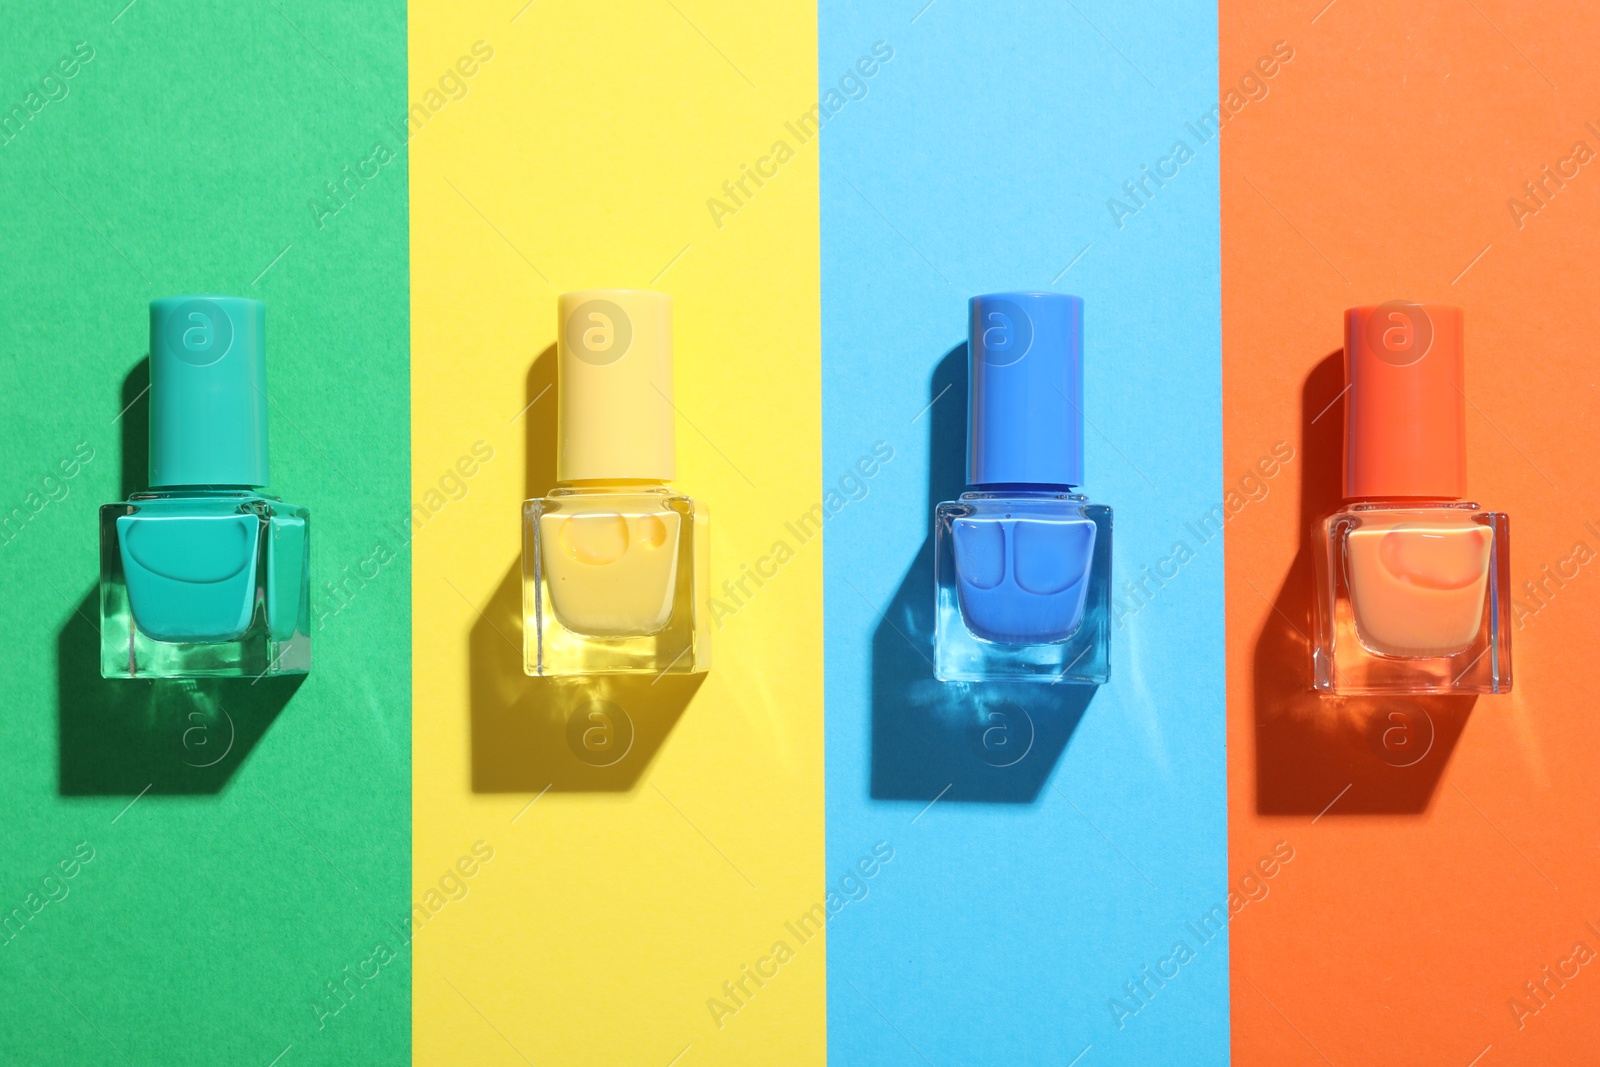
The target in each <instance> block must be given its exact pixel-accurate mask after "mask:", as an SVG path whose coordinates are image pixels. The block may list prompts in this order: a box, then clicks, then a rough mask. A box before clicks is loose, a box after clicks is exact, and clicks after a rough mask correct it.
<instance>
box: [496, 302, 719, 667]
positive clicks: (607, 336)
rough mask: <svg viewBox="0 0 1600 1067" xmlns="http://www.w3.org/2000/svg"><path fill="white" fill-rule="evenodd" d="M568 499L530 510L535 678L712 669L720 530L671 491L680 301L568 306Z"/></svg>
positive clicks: (526, 554)
mask: <svg viewBox="0 0 1600 1067" xmlns="http://www.w3.org/2000/svg"><path fill="white" fill-rule="evenodd" d="M557 329H558V333H557V338H556V360H557V375H558V388H559V394H558V400H557V405H558V412H557V416H558V420H559V427H558V435H559V444H558V452H557V457H556V478H557V482H558V484H557V486H556V488H555V489H554V490H552V491H551V492H550V494H549V495H548V496H545V497H540V498H536V499H533V500H529V501H527V502H526V503H524V504H523V506H522V610H523V617H524V619H523V669H524V670H526V671H527V673H529V674H531V675H585V674H657V675H659V674H698V673H700V672H702V671H705V670H707V669H708V668H709V667H710V665H711V639H710V627H709V622H710V619H709V616H708V614H707V608H706V604H707V601H708V590H709V584H708V566H707V565H708V554H707V552H708V550H707V516H706V508H705V505H704V504H700V503H696V502H695V501H694V500H691V499H690V498H689V497H687V496H684V495H683V494H681V493H679V492H677V491H675V490H673V489H671V488H669V487H668V484H667V483H669V482H670V481H671V480H672V478H673V474H674V466H675V462H674V461H675V456H674V448H675V446H674V441H673V416H674V408H673V406H672V298H671V297H669V296H667V295H666V294H664V293H652V292H647V291H644V290H637V289H591V290H586V291H583V292H576V293H565V294H563V295H562V296H561V297H560V298H559V300H558V302H557Z"/></svg>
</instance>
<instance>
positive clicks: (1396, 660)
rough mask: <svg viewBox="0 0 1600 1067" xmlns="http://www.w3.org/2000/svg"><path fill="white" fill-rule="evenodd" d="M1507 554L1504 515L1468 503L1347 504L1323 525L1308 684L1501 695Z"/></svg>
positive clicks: (1507, 672)
mask: <svg viewBox="0 0 1600 1067" xmlns="http://www.w3.org/2000/svg"><path fill="white" fill-rule="evenodd" d="M1509 547H1510V524H1509V522H1508V520H1507V518H1506V516H1505V515H1504V514H1502V513H1498V512H1488V511H1484V510H1483V509H1482V508H1480V507H1479V506H1478V505H1477V504H1475V503H1472V502H1469V501H1451V502H1448V503H1436V504H1428V503H1420V502H1414V503H1408V504H1392V503H1390V504H1383V503H1358V504H1352V505H1350V506H1349V507H1347V508H1346V509H1345V510H1344V511H1341V512H1337V513H1335V514H1333V515H1330V516H1328V517H1327V518H1326V519H1324V520H1322V522H1321V523H1320V524H1319V526H1318V528H1317V530H1316V537H1315V540H1314V549H1315V559H1316V590H1317V605H1316V616H1315V625H1314V635H1313V644H1312V655H1311V663H1312V686H1313V687H1314V688H1315V689H1317V690H1318V691H1319V692H1323V693H1328V694H1331V695H1335V696H1405V695H1412V696H1415V695H1427V694H1441V695H1448V694H1462V695H1465V694H1472V693H1506V692H1510V690H1511V626H1510V623H1511V598H1510V595H1509V589H1510V552H1509Z"/></svg>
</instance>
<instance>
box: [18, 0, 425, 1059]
mask: <svg viewBox="0 0 1600 1067" xmlns="http://www.w3.org/2000/svg"><path fill="white" fill-rule="evenodd" d="M123 3H124V0H104V2H98V3H74V4H51V5H29V6H27V7H25V8H20V9H17V10H9V11H8V12H7V15H6V25H7V32H6V34H5V35H4V39H3V40H0V119H4V118H5V117H6V116H7V115H9V114H10V113H11V112H12V110H13V108H17V107H21V108H23V114H28V113H29V112H28V107H27V105H28V99H27V98H28V94H29V93H30V91H33V92H39V97H37V98H35V101H34V102H35V104H37V103H38V101H39V100H40V99H43V98H44V93H43V92H42V91H41V90H40V85H41V79H43V78H44V77H45V76H46V75H47V74H49V73H51V72H52V70H54V69H55V67H56V63H57V61H58V60H59V59H61V58H63V57H67V56H70V55H71V53H72V50H73V47H74V45H76V44H77V43H78V42H86V43H87V45H88V46H90V47H92V48H93V49H94V56H93V58H92V59H91V60H90V61H89V62H87V63H84V64H82V66H81V68H80V69H79V70H78V71H77V73H76V74H75V75H74V76H73V77H71V78H70V79H69V80H66V81H65V89H66V95H65V96H64V97H62V98H60V99H57V100H53V101H51V102H49V103H47V104H45V105H44V106H43V107H42V109H41V110H39V111H38V113H37V114H33V115H32V117H31V118H30V119H28V120H27V121H26V123H25V124H22V123H21V122H20V120H18V119H13V120H12V127H11V130H10V131H7V132H4V133H0V142H3V143H0V217H3V222H0V227H3V230H4V234H5V242H4V243H5V248H6V256H5V257H4V258H3V259H0V294H3V298H0V576H3V579H0V588H3V595H4V597H5V608H4V610H3V611H0V681H3V684H4V689H3V692H4V695H5V700H4V703H3V706H0V920H3V919H4V918H5V917H6V916H7V915H9V914H10V913H11V912H12V911H13V909H21V913H22V914H24V915H26V916H28V918H27V920H26V922H24V923H18V922H17V921H16V920H13V928H12V929H11V930H6V929H4V928H3V927H0V1063H4V1064H27V1065H34V1064H43V1065H68V1064H93V1065H104V1064H121V1063H128V1064H137V1065H141V1067H143V1065H146V1064H149V1065H156V1064H160V1065H176V1064H219V1063H238V1064H260V1065H266V1064H269V1063H274V1062H276V1063H279V1064H280V1065H281V1067H300V1065H303V1064H313V1063H326V1064H387V1063H404V1062H408V1061H409V1058H410V1044H411V1035H410V988H411V974H410V971H411V957H410V952H409V950H408V948H407V946H406V942H405V935H404V932H403V931H404V925H403V924H404V922H405V920H406V917H407V914H408V912H409V907H410V904H409V897H410V870H411V861H410V825H411V806H410V803H411V781H410V775H411V770H410V766H411V756H410V744H411V727H410V683H411V671H410V645H411V625H410V578H409V570H410V558H409V553H408V552H407V551H406V550H405V543H406V533H405V531H406V522H407V519H406V516H407V510H408V507H409V495H410V493H409V482H410V475H409V464H410V454H409V419H410V404H409V356H408V329H409V326H408V321H409V320H408V293H407V259H406V256H407V251H406V247H407V244H406V242H407V218H406V210H407V189H406V183H407V178H406V169H405V168H406V164H405V160H404V158H403V157H402V158H396V159H394V160H393V161H391V162H388V163H387V164H386V165H384V166H382V167H381V168H380V169H379V170H378V173H377V174H376V176H374V177H372V178H371V179H370V180H368V181H365V183H364V184H358V182H357V180H356V179H351V180H350V182H349V184H348V186H347V188H348V189H349V190H350V191H349V193H348V194H347V195H346V197H345V203H344V206H342V207H339V209H338V210H337V211H336V212H333V213H331V214H330V213H329V211H330V209H331V208H332V207H334V206H337V202H335V201H333V200H332V199H331V197H329V195H328V190H327V189H326V188H325V186H324V183H325V182H335V181H341V180H343V179H345V177H346V175H347V174H348V173H350V172H353V171H356V170H357V169H358V165H359V164H361V162H362V161H364V160H367V159H368V158H370V157H371V156H372V154H373V147H374V145H375V144H377V143H378V142H383V143H384V144H385V145H387V146H390V147H395V146H397V145H398V144H399V143H400V138H399V137H397V135H396V133H395V132H394V129H393V125H392V124H393V123H397V122H400V121H403V119H402V117H403V115H404V113H405V107H406V103H405V93H406V82H405V77H406V36H405V35H406V18H405V16H406V12H405V6H404V4H403V3H402V2H400V0H383V2H376V3H374V2H367V3H361V4H338V5H329V4H325V3H324V4H318V3H312V2H310V0H259V2H250V3H244V4H239V5H226V6H223V5H215V4H173V3H171V2H168V0H135V3H133V4H132V5H130V6H128V7H126V8H124V7H123ZM50 88H51V91H52V92H54V93H55V94H56V95H58V96H59V95H60V91H61V90H60V88H59V87H56V86H51V87H50ZM19 125H20V130H21V132H17V130H18V128H19ZM347 167H348V168H349V169H348V171H347V170H346V169H345V168H347ZM369 169H370V168H369ZM314 197H320V198H321V199H322V200H323V208H322V210H321V211H320V212H318V211H314V210H313V208H312V205H311V201H312V199H313V198H314ZM319 216H320V224H319ZM206 291H209V292H215V293H227V294H236V295H241V296H252V297H256V298H258V299H261V300H264V301H266V304H267V338H268V370H267V374H268V388H269V395H270V400H271V405H270V434H271V442H272V472H273V473H272V479H273V484H272V487H271V491H273V492H275V493H277V494H278V495H280V496H282V497H283V498H284V499H286V500H289V501H292V502H295V503H298V504H302V505H305V506H306V507H308V508H310V509H311V514H312V530H313V535H312V538H313V540H312V543H313V546H314V549H313V561H312V568H313V570H312V581H313V585H314V586H315V587H317V589H318V592H315V593H314V594H313V604H314V608H313V614H314V616H319V615H320V616H322V618H321V622H320V625H317V624H315V623H314V629H313V640H314V657H315V667H314V670H313V672H312V674H311V675H310V676H309V678H308V679H306V680H305V681H304V683H303V684H301V685H299V686H298V687H296V684H295V683H294V682H292V681H288V682H279V681H270V682H268V681H264V682H262V683H261V684H259V685H251V684H250V683H249V682H248V681H246V682H239V683H227V684H224V685H217V686H209V687H207V688H204V689H202V688H198V687H195V686H192V685H189V686H186V685H184V684H181V683H165V684H164V685H160V686H154V685H152V684H150V683H138V682H133V683H130V682H121V683H108V682H102V681H100V680H99V678H98V671H97V668H96V664H97V651H96V649H97V640H98V638H97V633H96V629H95V627H97V626H98V621H99V620H98V612H97V606H96V603H97V602H96V600H95V598H94V595H93V594H94V589H95V585H96V581H97V573H98V548H97V541H98V533H97V529H96V514H95V512H96V508H97V507H98V505H100V504H102V503H106V502H110V501H114V500H118V499H121V498H122V497H123V496H124V495H125V494H126V493H127V492H129V491H131V490H132V489H133V488H136V487H137V485H136V484H130V483H138V484H142V483H143V481H144V471H143V470H142V467H143V465H144V463H145V455H146V446H145V444H144V442H143V440H142V436H143V434H144V432H145V427H146V426H147V417H146V412H147V409H148V397H144V396H140V395H139V394H140V393H141V392H142V389H143V386H144V384H145V383H146V382H147V381H148V379H147V377H146V375H147V370H146V369H145V368H143V367H142V365H141V364H142V361H143V359H144V357H145V355H146V353H147V351H148V315H147V310H146V304H147V302H148V301H149V300H151V299H152V298H154V297H158V296H167V295H174V294H179V293H186V292H206ZM130 402H131V406H129V405H130ZM125 407H127V412H126V414H124V415H121V417H119V413H120V412H122V411H123V409H124V408H125ZM75 449H77V450H80V451H86V450H89V449H92V450H93V458H92V459H91V460H90V461H89V462H88V463H86V464H82V465H81V466H79V467H74V465H73V464H72V463H70V462H69V463H68V464H67V467H66V469H68V470H72V471H73V476H72V477H70V478H64V477H63V476H62V468H61V466H60V464H61V463H62V461H64V460H69V461H70V460H71V459H72V457H73V455H74V451H75ZM36 506H37V510H36V511H35V507H36ZM8 519H9V525H4V524H5V522H6V520H8ZM380 543H381V544H382V545H383V546H384V550H383V551H382V552H380V553H376V555H375V549H376V548H377V546H378V545H379V544H380ZM330 580H333V581H338V582H340V583H342V585H343V588H344V590H345V592H344V594H343V597H344V599H343V600H338V599H329V598H328V593H327V591H326V588H325V587H324V586H323V583H324V582H326V581H330ZM333 608H338V610H337V612H336V613H332V609H333ZM141 794H142V795H141ZM136 798H137V799H136ZM130 802H132V804H131V806H130ZM85 843H86V844H85ZM75 847H79V848H80V849H82V850H83V851H84V852H87V850H88V849H92V850H93V859H92V861H91V862H89V863H87V864H85V865H82V866H81V867H80V868H78V869H76V872H75V875H74V876H73V877H71V878H66V877H63V876H62V874H61V871H60V869H58V863H59V862H60V861H63V860H66V859H69V858H70V857H71V856H72V854H73V850H74V848H75ZM68 869H71V865H70V864H69V865H68ZM47 876H54V878H55V879H56V881H55V882H53V883H51V884H50V886H53V887H54V888H53V890H52V891H53V892H54V893H55V895H57V896H58V897H59V899H56V900H53V901H50V902H48V903H44V904H43V906H42V908H41V909H40V910H39V911H38V912H37V913H36V914H35V913H33V912H32V911H31V910H30V907H29V900H30V894H37V896H36V897H34V898H33V901H34V903H35V904H38V903H39V902H40V901H42V900H46V899H47V896H48V895H47V893H46V889H47V888H50V886H47V885H46V882H45V879H46V878H47ZM63 891H64V892H65V895H64V896H61V893H62V892H63ZM19 928H20V932H18V929H19ZM380 944H381V945H383V946H385V947H386V949H387V951H388V952H392V953H393V958H392V959H389V960H388V961H387V962H384V961H383V955H384V954H381V953H380V954H379V959H377V960H373V957H374V953H375V949H376V947H377V946H378V945H380ZM369 960H372V962H371V963H368V962H367V961H369ZM346 968H348V970H347V969H346ZM358 971H360V972H364V973H365V974H366V975H367V976H368V977H366V978H360V979H358V978H355V977H352V975H354V974H355V973H356V972H358ZM330 982H342V983H344V984H343V988H344V989H345V990H347V994H346V995H347V996H348V997H349V999H348V1002H347V1003H345V1002H343V1001H338V1000H332V999H330V993H329V986H328V983H330ZM318 1002H321V1003H322V1004H323V1005H324V1007H323V1008H322V1009H321V1010H322V1011H331V1009H332V1008H334V1007H339V1009H340V1010H339V1011H338V1012H337V1013H336V1014H329V1015H326V1016H324V1017H322V1018H320V1019H319V1011H318V1010H317V1009H314V1007H313V1005H314V1004H316V1003H318ZM275 1058H276V1059H275Z"/></svg>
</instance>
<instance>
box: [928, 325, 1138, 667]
mask: <svg viewBox="0 0 1600 1067" xmlns="http://www.w3.org/2000/svg"><path fill="white" fill-rule="evenodd" d="M968 307H969V313H970V320H969V333H968V340H967V347H968V352H969V355H970V358H971V374H970V387H969V405H970V406H969V408H968V411H967V483H968V489H967V491H966V492H965V493H962V494H961V499H960V500H955V501H949V502H946V503H943V504H940V505H939V506H938V507H937V508H936V509H935V511H934V540H935V556H934V559H935V563H934V582H935V586H936V596H937V601H936V615H935V619H936V621H935V640H934V674H935V676H937V677H938V678H939V679H940V680H941V681H947V682H952V681H963V682H981V681H990V680H1010V681H1037V682H1076V683H1087V684H1100V683H1102V682H1105V681H1106V679H1107V678H1108V677H1109V675H1110V654H1109V653H1110V649H1109V644H1110V637H1111V612H1110V601H1111V509H1110V508H1108V507H1106V506H1105V505H1103V504H1091V503H1090V502H1089V499H1088V497H1086V496H1084V495H1083V494H1081V493H1078V492H1075V491H1074V490H1075V489H1076V487H1077V486H1079V485H1081V484H1082V482H1083V301H1082V300H1080V299H1079V298H1078V297H1075V296H1063V295H1061V294H1058V293H994V294H991V295H988V296H976V297H973V298H972V300H971V301H970V302H969V305H968Z"/></svg>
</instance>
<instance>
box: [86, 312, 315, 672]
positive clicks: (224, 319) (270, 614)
mask: <svg viewBox="0 0 1600 1067" xmlns="http://www.w3.org/2000/svg"><path fill="white" fill-rule="evenodd" d="M266 389H267V372H266V307H265V305H263V304H262V303H261V302H260V301H259V300H245V299H242V298H239V297H229V296H180V297H169V298H167V299H164V300H155V301H152V302H151V304H150V488H149V489H148V490H146V491H144V492H140V493H135V494H134V495H133V498H132V499H131V500H128V501H125V502H123V503H118V504H107V505H105V506H104V507H102V508H101V509H100V673H101V674H102V675H104V676H105V677H107V678H207V677H213V678H214V677H260V676H262V675H271V674H304V673H305V672H306V671H308V670H310V669H311V635H310V632H309V631H310V595H309V593H310V514H309V513H308V512H307V511H306V509H304V508H300V507H295V506H294V505H292V504H285V503H284V502H283V501H281V500H279V499H278V498H277V497H273V496H267V495H265V494H263V493H262V492H260V491H259V490H260V487H261V486H264V485H266V483H267V394H266Z"/></svg>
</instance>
